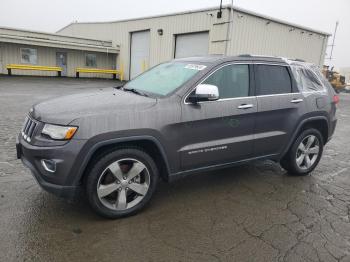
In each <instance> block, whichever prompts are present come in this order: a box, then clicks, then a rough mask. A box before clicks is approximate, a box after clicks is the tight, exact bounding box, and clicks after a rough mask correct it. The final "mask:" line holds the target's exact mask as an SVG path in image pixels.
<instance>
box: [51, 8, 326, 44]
mask: <svg viewBox="0 0 350 262" xmlns="http://www.w3.org/2000/svg"><path fill="white" fill-rule="evenodd" d="M222 8H223V9H231V8H233V10H234V11H236V12H241V13H245V14H248V15H252V16H255V17H260V18H263V19H266V20H270V21H272V22H276V23H279V24H284V25H288V26H291V27H295V28H298V29H302V30H305V31H309V32H312V33H317V34H321V35H325V36H328V37H329V36H331V35H332V34H330V33H327V32H324V31H320V30H316V29H312V28H310V27H306V26H302V25H298V24H295V23H291V22H288V21H285V20H282V19H278V18H274V17H270V16H267V15H263V14H260V13H256V12H254V11H250V10H247V9H244V8H241V7H237V6H232V5H223V6H222ZM218 9H219V7H218V6H216V7H207V8H201V9H193V10H187V11H182V12H181V11H180V12H174V13H166V14H159V15H151V16H144V17H137V18H128V19H121V20H112V21H100V22H72V23H70V24H68V25H66V26H64V27H62V28H61V29H59V30H58V31H56V33H59V32H60V31H62V30H64V29H65V28H67V27H69V26H71V25H74V24H110V23H122V22H130V21H137V20H143V19H152V18H161V17H167V16H175V15H185V14H192V13H198V12H205V11H214V10H218Z"/></svg>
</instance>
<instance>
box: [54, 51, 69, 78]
mask: <svg viewBox="0 0 350 262" xmlns="http://www.w3.org/2000/svg"><path fill="white" fill-rule="evenodd" d="M56 65H57V66H59V67H62V73H61V75H62V76H67V53H64V52H57V53H56Z"/></svg>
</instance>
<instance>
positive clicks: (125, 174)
mask: <svg viewBox="0 0 350 262" xmlns="http://www.w3.org/2000/svg"><path fill="white" fill-rule="evenodd" d="M140 170H141V171H140ZM158 178H159V174H158V169H157V166H156V164H155V162H154V160H153V159H152V157H150V156H149V155H148V154H147V153H146V152H144V151H142V149H139V148H121V149H117V150H115V151H113V152H110V153H107V154H106V155H103V156H101V158H100V159H99V160H97V162H96V163H95V164H94V166H93V167H92V169H91V171H90V172H89V173H88V174H87V179H86V194H87V199H88V202H89V204H90V206H91V208H92V209H93V210H94V211H95V212H96V213H97V214H99V215H101V216H103V217H106V218H111V219H115V218H120V217H126V216H131V215H134V214H136V213H137V212H139V211H140V210H141V209H143V208H144V207H145V205H146V204H147V203H148V202H149V201H150V199H151V197H152V195H153V193H154V191H155V189H156V186H157V182H158Z"/></svg>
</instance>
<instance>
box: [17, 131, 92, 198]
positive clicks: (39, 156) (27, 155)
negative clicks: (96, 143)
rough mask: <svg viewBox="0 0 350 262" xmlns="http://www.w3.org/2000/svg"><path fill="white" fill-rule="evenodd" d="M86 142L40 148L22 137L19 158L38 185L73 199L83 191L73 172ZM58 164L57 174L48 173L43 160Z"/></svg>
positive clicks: (77, 141) (18, 141)
mask: <svg viewBox="0 0 350 262" xmlns="http://www.w3.org/2000/svg"><path fill="white" fill-rule="evenodd" d="M84 143H85V141H82V140H71V141H69V142H68V143H66V144H65V145H63V146H54V147H41V146H40V147H39V146H34V145H31V144H29V143H27V142H26V141H25V140H24V139H23V138H22V137H21V136H20V135H19V136H18V138H17V142H16V151H17V158H19V159H21V160H22V163H23V164H24V165H25V166H26V167H28V168H29V169H30V171H31V172H32V174H33V176H34V178H35V179H36V181H37V182H38V184H39V185H40V186H41V187H42V188H43V189H44V190H45V191H47V192H50V193H52V194H54V195H56V196H59V197H63V198H67V199H73V198H75V197H76V196H77V195H79V193H80V191H81V185H80V181H79V179H78V178H77V176H76V175H75V174H76V173H75V172H74V171H73V170H74V168H75V167H76V165H77V164H78V163H77V162H76V158H77V155H78V153H79V152H80V150H81V148H82V147H83V145H84ZM43 159H49V160H53V161H54V162H55V163H56V170H55V172H48V171H47V170H45V168H44V167H43V165H42V163H41V160H43Z"/></svg>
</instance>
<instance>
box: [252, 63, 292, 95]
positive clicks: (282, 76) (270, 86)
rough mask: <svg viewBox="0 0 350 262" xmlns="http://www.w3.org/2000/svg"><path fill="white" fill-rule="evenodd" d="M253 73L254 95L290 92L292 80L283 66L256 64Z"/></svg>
mask: <svg viewBox="0 0 350 262" xmlns="http://www.w3.org/2000/svg"><path fill="white" fill-rule="evenodd" d="M255 74H256V76H255V80H256V95H258V96H259V95H274V94H287V93H291V92H292V81H291V78H290V75H289V71H288V69H287V67H285V66H278V65H257V66H256V70H255Z"/></svg>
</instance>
